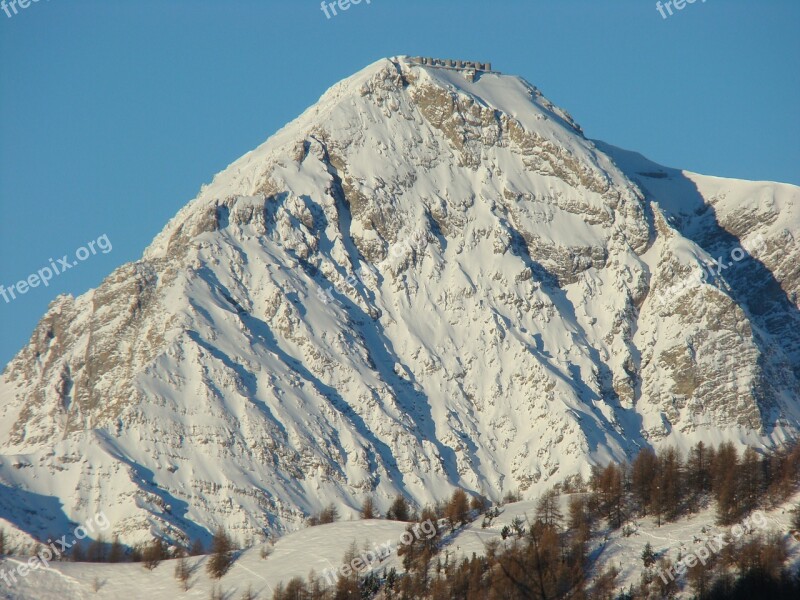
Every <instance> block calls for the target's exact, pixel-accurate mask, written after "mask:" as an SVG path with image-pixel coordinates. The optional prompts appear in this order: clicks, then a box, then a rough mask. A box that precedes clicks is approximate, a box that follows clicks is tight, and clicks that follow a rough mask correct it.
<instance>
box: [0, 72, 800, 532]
mask: <svg viewBox="0 0 800 600" xmlns="http://www.w3.org/2000/svg"><path fill="white" fill-rule="evenodd" d="M798 236H800V189H799V188H797V187H794V186H790V185H782V184H776V183H765V182H761V183H753V182H744V181H737V180H730V179H718V178H712V177H705V176H700V175H695V174H692V173H688V172H682V171H678V170H674V169H667V168H664V167H661V166H659V165H655V164H653V163H650V162H649V161H647V160H646V159H644V158H642V157H641V156H638V155H635V154H633V153H629V152H625V151H622V150H619V149H617V148H614V147H611V146H608V145H605V144H602V143H600V142H593V141H591V140H588V139H586V138H585V137H584V135H583V134H582V132H581V130H580V128H579V127H578V126H577V125H576V124H575V122H574V121H573V120H572V118H571V117H570V116H569V115H568V114H567V113H566V112H564V111H563V110H561V109H559V108H557V107H555V106H553V105H552V104H551V103H550V102H549V101H547V100H546V99H545V98H544V97H543V96H542V95H541V93H540V92H539V91H538V90H537V89H536V88H535V87H533V86H532V85H530V84H528V83H527V82H525V81H523V80H522V79H520V78H518V77H513V76H506V75H501V74H498V73H480V72H479V73H474V74H473V73H467V72H463V71H457V70H451V69H443V68H434V67H425V66H420V65H414V64H411V63H410V62H409V61H408V60H406V59H404V58H402V57H401V58H393V59H385V60H381V61H378V62H377V63H375V64H373V65H371V66H369V67H367V68H366V69H364V70H363V71H361V72H359V73H357V74H356V75H354V76H353V77H351V78H349V79H346V80H344V81H342V82H341V83H339V84H337V85H336V86H334V87H333V88H331V89H330V90H329V91H328V92H327V93H326V94H325V95H324V96H323V97H322V98H321V99H320V101H319V102H318V103H317V104H316V105H314V106H313V107H311V108H310V109H308V110H307V111H306V112H305V113H304V114H303V115H301V116H300V117H299V118H298V119H297V120H295V121H294V122H292V123H290V124H289V125H287V126H286V127H285V128H284V129H282V130H281V131H279V132H278V133H277V134H275V135H274V136H273V137H272V138H270V139H269V140H268V141H267V142H266V143H265V144H263V145H262V146H260V147H259V148H257V149H256V150H254V151H252V152H250V153H248V154H246V155H245V156H243V157H242V158H241V159H239V160H238V161H236V162H235V163H234V164H232V165H231V166H230V167H228V168H227V169H226V170H225V171H223V172H222V173H220V174H218V175H217V176H216V177H215V178H214V180H213V182H212V183H211V184H209V185H208V186H205V187H204V188H203V189H202V190H201V192H200V194H199V196H198V197H197V198H196V199H195V200H193V201H192V202H190V203H189V204H188V205H187V206H186V207H185V208H183V209H182V210H181V211H180V212H179V213H178V214H177V215H176V216H175V218H174V219H172V220H171V221H170V222H169V223H168V224H167V226H166V227H165V229H164V230H163V231H162V232H161V234H159V235H158V236H157V238H156V239H155V240H154V242H153V243H152V245H151V246H150V247H149V248H148V249H147V250H146V251H145V253H144V256H143V258H142V259H141V260H139V261H137V262H135V263H131V264H128V265H124V266H122V267H120V268H119V269H117V270H116V271H115V272H114V273H112V274H111V275H110V276H109V277H108V278H107V279H106V280H105V281H104V282H103V283H102V284H101V285H100V286H99V287H98V288H97V289H96V290H92V291H90V292H88V293H86V294H84V295H82V296H80V297H78V298H73V297H67V296H64V297H60V298H58V299H57V300H56V301H54V302H53V304H52V305H51V307H50V309H49V310H48V312H47V314H46V315H45V316H44V317H43V319H42V321H41V322H40V324H39V326H38V327H37V328H36V331H35V332H34V334H33V337H32V339H31V341H30V343H29V344H28V345H27V346H26V347H25V348H23V349H22V350H21V351H20V353H19V354H18V355H17V356H16V357H15V358H14V360H12V362H11V363H10V364H9V365H8V366H7V367H6V369H5V371H4V372H3V375H2V378H1V379H0V517H2V518H3V519H5V520H6V521H7V522H8V523H10V524H11V525H12V527H13V528H14V529H15V530H16V531H17V532H18V534H19V535H23V534H27V535H32V536H39V537H41V536H47V535H48V534H51V533H52V532H54V531H55V532H60V531H66V530H68V529H69V528H70V523H71V522H82V521H84V520H86V519H87V518H89V517H91V516H92V515H94V514H95V513H97V512H98V511H100V510H102V511H103V512H104V513H105V514H106V515H107V516H108V518H109V519H110V520H111V521H112V523H113V530H114V532H116V533H118V534H120V536H121V538H122V539H123V540H124V541H126V542H129V543H134V542H140V541H145V540H147V539H149V537H150V536H151V535H152V534H160V535H164V536H166V537H167V538H169V539H171V540H173V541H182V542H188V541H189V540H191V539H202V540H204V541H208V539H209V537H210V536H209V531H211V530H213V528H214V527H215V526H217V525H224V526H225V527H226V528H227V529H228V530H230V531H231V532H232V533H233V534H234V535H236V536H237V537H239V538H240V539H241V540H244V539H246V538H247V537H254V538H255V539H260V538H261V536H264V535H268V534H269V535H273V534H276V533H282V532H285V531H288V530H293V529H297V528H298V527H299V526H300V525H301V523H302V521H303V520H304V518H305V517H306V516H308V515H309V514H311V513H314V512H317V511H319V510H320V509H321V508H322V507H324V506H325V505H327V504H328V503H330V502H335V503H336V504H337V505H338V506H339V510H340V512H342V513H343V515H344V516H345V517H348V516H351V515H353V514H354V512H355V511H356V510H357V508H358V507H359V506H360V505H361V503H362V502H363V501H364V499H366V498H367V497H373V498H374V499H375V501H376V503H377V505H378V507H379V509H381V510H385V509H386V508H388V505H389V502H390V499H391V498H392V497H393V496H394V495H395V494H397V493H403V494H405V495H406V496H407V497H409V498H411V499H412V500H413V501H415V502H416V503H418V504H420V505H422V504H424V503H426V502H430V501H433V500H436V499H440V498H444V497H446V496H449V495H450V493H451V491H452V489H453V488H455V487H462V488H465V489H467V490H469V491H470V492H472V493H477V494H484V495H485V496H488V497H491V498H494V499H497V498H499V497H501V496H502V495H503V494H504V493H505V492H507V491H509V490H516V489H520V490H522V492H523V495H524V496H526V497H532V496H533V495H535V494H536V493H537V490H541V489H543V487H545V486H550V485H552V484H553V483H554V482H555V481H558V480H560V479H563V478H564V477H566V476H568V475H570V474H573V473H576V472H583V473H584V474H587V473H588V470H589V467H590V465H591V464H592V463H596V462H605V461H608V460H609V459H624V458H626V457H628V456H631V455H632V454H633V453H635V451H636V449H637V448H638V447H640V446H642V445H648V444H663V443H672V444H676V445H678V446H681V447H686V446H687V445H688V444H689V443H692V442H694V441H696V440H698V439H703V440H705V441H707V442H708V441H711V442H716V441H720V440H723V439H732V440H735V441H736V442H737V443H745V442H746V443H749V444H754V445H773V444H776V443H778V442H780V441H783V440H786V439H788V438H793V437H795V436H796V434H797V430H798V424H800V407H799V406H798V402H797V398H798V397H800V395H799V394H798V392H799V391H800V316H799V315H798V293H799V292H800V266H798V265H800V256H799V255H798V253H799V252H800V251H799V250H798V244H797V240H798ZM742 248H744V249H748V251H749V253H748V252H745V251H744V250H742ZM718 257H723V259H724V260H725V261H728V262H730V266H727V267H726V268H725V269H719V268H715V269H714V271H715V273H714V276H713V277H707V279H709V281H708V282H706V283H702V284H698V285H694V284H693V283H692V282H693V281H694V278H695V277H696V276H697V274H699V273H701V272H702V271H703V268H704V267H703V265H704V263H706V262H709V261H711V260H712V259H716V258H718ZM718 270H719V271H720V272H719V273H718V274H717V271H718Z"/></svg>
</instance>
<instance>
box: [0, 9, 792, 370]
mask: <svg viewBox="0 0 800 600" xmlns="http://www.w3.org/2000/svg"><path fill="white" fill-rule="evenodd" d="M798 31H800V2H798V1H797V0H769V1H768V2H764V1H759V2H756V1H755V0H708V1H707V2H705V3H703V2H702V0H697V2H696V3H694V4H691V5H687V6H686V7H685V8H684V9H683V10H682V11H680V12H677V13H676V14H675V15H674V16H672V17H669V18H668V19H666V20H665V19H663V18H662V17H661V16H660V15H659V13H658V12H657V10H656V6H655V2H654V1H650V0H584V1H578V0H574V1H570V0H519V1H511V0H509V1H502V0H492V1H491V2H489V1H488V0H487V1H485V2H478V1H476V0H460V1H451V0H425V1H423V0H372V2H371V4H369V5H368V4H366V0H364V1H363V2H362V3H361V4H359V5H357V6H352V7H351V8H350V9H349V10H348V11H347V12H344V13H340V14H339V15H338V16H336V17H334V18H332V19H326V18H325V15H324V14H323V12H322V11H321V9H320V3H319V1H318V0H247V1H243V0H216V1H212V0H138V1H133V0H125V1H122V0H40V1H39V2H37V3H32V4H30V6H28V7H27V8H25V9H22V10H20V11H19V14H17V15H16V16H13V17H12V18H8V17H6V15H5V13H3V12H0V206H1V207H2V217H1V218H0V284H3V285H5V286H9V285H11V284H14V283H15V282H17V281H19V280H21V279H23V278H27V277H28V275H29V274H31V273H35V272H36V271H37V270H38V269H40V268H42V267H43V266H46V265H47V264H48V260H49V259H50V258H58V257H61V256H62V255H64V254H73V253H74V251H75V249H77V248H78V247H80V246H82V245H84V244H85V243H86V242H88V241H89V240H94V239H96V238H97V237H98V236H101V235H102V234H106V235H107V236H108V238H109V239H110V240H111V242H112V244H113V251H111V252H110V253H108V254H102V253H98V254H97V255H96V256H92V257H90V258H89V259H88V260H86V261H85V262H83V263H80V264H79V266H78V267H76V268H73V269H71V270H69V271H67V272H65V273H64V274H63V275H61V276H59V277H56V278H54V279H53V281H52V282H51V285H50V286H49V287H47V288H44V287H42V286H41V285H40V286H39V287H37V288H35V289H31V290H30V291H28V292H27V294H26V295H24V296H19V297H18V298H17V299H16V300H14V301H12V302H10V303H6V302H5V301H4V300H3V299H2V298H0V366H2V365H4V364H5V363H6V362H7V361H8V360H9V359H10V358H11V357H12V356H13V354H14V353H16V352H17V351H18V350H19V349H20V348H21V346H22V345H23V344H24V343H25V342H26V341H27V340H28V338H29V336H30V334H31V332H32V330H33V328H34V326H35V325H36V323H37V322H38V320H39V318H40V317H41V316H42V314H43V313H44V311H45V310H46V308H47V305H48V304H49V303H50V302H51V301H52V300H53V298H55V297H56V295H57V294H59V293H72V294H75V295H77V294H80V293H82V292H84V291H86V290H87V289H89V288H90V287H93V286H96V285H97V284H98V283H99V282H100V281H101V280H102V279H103V277H104V276H106V275H107V274H109V273H110V272H111V271H112V270H113V269H114V268H116V267H117V266H119V265H121V264H123V263H125V262H128V261H131V260H135V259H137V258H139V257H140V256H141V253H142V250H143V249H144V248H145V246H146V245H147V244H148V243H149V242H150V240H151V239H152V238H153V236H154V235H155V234H156V233H157V232H158V231H160V230H161V228H162V227H163V226H164V224H165V223H166V222H167V221H168V219H169V218H170V217H172V216H173V215H174V214H175V213H176V212H177V211H178V209H179V208H180V207H181V206H183V205H184V204H185V203H186V202H188V201H189V200H190V199H191V198H193V197H194V196H195V195H196V193H197V191H198V189H199V187H200V185H201V184H202V183H204V182H207V181H209V180H210V178H211V176H212V175H213V174H214V173H216V172H217V171H219V170H221V169H223V168H224V167H225V166H226V165H228V164H229V163H230V162H232V161H233V160H235V159H236V158H237V157H239V156H240V155H242V154H244V153H245V152H247V151H248V150H250V149H252V148H254V147H255V146H256V145H258V144H259V143H261V142H262V141H264V140H265V139H266V138H267V137H268V136H269V135H271V134H272V133H273V132H274V131H276V130H277V129H278V128H280V127H281V126H282V125H283V124H285V123H286V122H287V121H289V120H291V119H292V118H294V117H295V116H297V115H298V114H299V113H300V112H301V111H302V110H303V109H304V108H306V107H307V106H309V105H310V104H312V103H314V102H315V101H316V100H317V99H318V98H319V96H320V95H321V94H322V93H323V92H324V91H325V89H327V88H328V87H329V86H330V85H332V84H333V83H335V82H336V81H338V80H340V79H342V78H343V77H346V76H347V75H350V74H351V73H353V72H355V71H357V70H359V69H361V68H362V67H364V66H366V65H367V64H369V63H371V62H373V61H375V60H377V59H378V58H380V57H383V56H390V55H395V54H412V55H416V54H421V55H431V56H440V57H447V58H464V59H470V60H481V61H492V62H493V64H494V66H495V68H497V69H499V70H501V71H504V72H506V73H514V74H519V75H522V76H523V77H525V78H526V79H528V80H529V81H531V82H532V83H533V84H535V85H537V86H538V87H539V88H540V89H541V90H542V91H543V92H544V94H545V95H546V96H548V97H549V98H550V99H551V100H553V101H554V102H555V103H556V104H558V105H560V106H562V107H564V108H566V109H567V110H568V111H569V112H570V113H571V114H572V115H573V116H574V117H575V119H576V120H577V121H578V122H579V123H580V124H581V125H582V126H583V128H584V130H585V132H586V134H587V136H589V137H592V138H596V139H602V140H605V141H607V142H609V143H612V144H615V145H618V146H622V147H625V148H629V149H635V150H637V151H639V152H641V153H643V154H645V155H646V156H648V157H649V158H651V159H653V160H656V161H658V162H661V163H664V164H667V165H670V166H676V167H682V168H686V169H690V170H694V171H699V172H701V173H708V174H714V175H722V176H730V177H740V178H745V179H766V180H775V181H787V182H792V183H795V184H800V168H798V167H799V166H800V141H799V140H800V117H799V116H798V106H800V77H799V76H798V71H799V69H800V68H799V67H798V65H799V64H800V35H798Z"/></svg>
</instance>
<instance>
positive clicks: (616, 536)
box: [0, 495, 800, 600]
mask: <svg viewBox="0 0 800 600" xmlns="http://www.w3.org/2000/svg"><path fill="white" fill-rule="evenodd" d="M561 500H562V504H563V508H564V510H565V511H566V502H567V500H568V496H566V495H565V496H562V497H561ZM535 506H536V502H535V501H524V502H515V503H512V504H507V505H505V506H503V507H501V508H500V511H501V513H500V516H499V517H498V518H496V519H494V520H493V521H492V523H491V525H490V526H488V527H486V528H483V527H481V525H480V523H481V520H480V519H478V521H477V522H474V523H471V524H469V525H467V526H466V527H464V528H462V529H459V530H457V531H456V532H454V533H445V534H444V540H443V542H442V550H441V557H442V560H444V557H445V556H446V557H448V560H450V561H452V560H460V559H462V558H470V557H471V556H472V555H473V553H474V554H475V555H477V556H483V555H485V552H486V546H487V544H489V543H490V542H491V541H493V540H494V541H496V542H501V539H502V538H501V530H502V529H503V527H504V526H507V525H510V524H511V523H512V521H513V520H514V519H515V518H519V519H522V520H523V521H525V520H526V519H530V518H532V517H533V515H534V513H535ZM790 506H792V504H791V503H789V502H787V503H786V504H785V505H784V506H781V507H778V508H776V509H774V510H770V511H765V512H760V513H759V515H758V517H759V518H758V526H757V527H756V526H753V527H751V528H749V529H748V531H747V532H746V533H743V534H742V537H741V538H738V539H739V540H740V541H747V540H749V539H752V537H753V536H757V535H759V534H762V533H766V532H768V531H775V532H778V533H780V534H782V535H783V538H784V539H785V540H786V543H787V547H788V551H789V559H788V565H789V566H793V568H795V567H796V565H797V564H798V562H800V541H798V540H796V539H795V538H793V537H792V536H791V535H789V534H788V533H787V532H788V530H789V523H790V522H791V514H790V512H789V511H788V508H789V507H790ZM762 523H763V526H761V525H762ZM407 525H408V524H407V523H401V522H398V521H380V520H368V521H358V520H356V521H349V522H339V523H333V524H330V525H320V526H318V527H312V528H309V529H303V530H301V531H297V532H293V533H290V534H287V535H286V536H284V537H283V538H281V539H280V540H278V542H277V543H276V544H275V545H274V546H270V547H269V553H266V552H262V547H261V546H258V547H254V548H250V549H249V550H246V551H244V552H243V553H241V554H240V555H239V557H238V558H237V560H236V562H234V564H233V567H232V568H231V569H230V571H228V573H227V574H225V575H224V576H223V578H222V579H221V580H219V581H217V580H213V579H211V578H210V577H209V576H208V573H207V572H206V561H207V560H208V557H206V556H198V557H191V558H189V559H187V560H188V564H189V567H190V570H191V576H190V578H189V582H188V583H189V589H188V590H185V591H184V589H183V584H182V583H181V582H179V581H178V580H177V579H176V577H175V566H176V563H177V561H176V560H166V561H163V562H161V563H160V564H159V565H158V566H157V567H156V568H155V569H153V570H147V569H145V568H144V567H143V566H142V564H141V563H137V564H131V563H121V564H119V563H118V564H107V563H71V562H52V563H49V565H48V566H47V567H46V568H42V567H40V568H39V569H38V570H36V571H32V572H31V573H30V574H29V575H28V576H27V577H19V578H18V579H17V581H16V583H15V584H14V586H13V587H10V588H9V587H5V588H4V587H2V583H0V590H3V592H4V593H6V594H7V596H4V597H5V598H8V600H62V599H64V598H69V599H70V600H82V599H84V598H86V599H89V598H92V599H94V598H96V599H98V600H102V599H110V600H116V599H118V598H120V597H125V596H127V595H129V593H130V591H131V590H136V594H137V595H136V597H137V598H148V600H173V599H174V598H175V597H176V595H178V596H179V597H181V598H202V599H204V600H205V599H207V598H209V597H211V591H212V590H213V589H214V588H216V589H218V590H219V591H220V592H222V593H223V594H224V595H225V597H227V598H231V599H238V598H240V597H241V596H242V595H243V593H244V592H245V591H246V590H248V589H250V590H252V592H253V593H254V594H255V595H256V597H257V598H261V599H263V600H268V599H270V598H272V595H273V593H274V591H275V589H276V588H277V587H278V585H279V584H281V583H283V584H284V585H286V583H288V581H289V580H290V579H292V578H293V577H299V578H301V579H303V580H306V578H307V577H308V575H309V574H310V573H312V572H313V574H314V576H315V577H316V578H320V579H321V580H322V582H324V583H326V584H328V585H333V584H332V582H334V581H335V580H336V577H337V573H339V572H340V569H341V568H342V566H343V559H344V557H345V555H346V552H347V549H348V548H349V547H351V544H353V543H355V545H356V548H357V551H358V552H357V555H358V556H360V557H363V559H362V560H363V561H364V562H363V563H361V564H365V563H366V562H367V561H371V562H370V563H369V569H367V570H364V571H362V573H363V574H366V573H368V572H374V573H376V574H379V575H380V574H382V573H383V572H384V571H386V572H388V571H389V570H390V569H392V568H394V569H396V571H397V572H398V573H403V564H402V558H401V557H398V555H397V549H398V548H399V547H401V546H402V544H403V539H404V538H403V535H404V534H405V530H406V526H407ZM628 526H629V527H630V529H631V531H632V533H630V534H629V535H625V534H623V530H622V529H620V530H616V531H607V532H603V531H601V532H599V533H598V534H597V535H595V536H594V538H593V540H592V542H591V543H590V548H591V560H592V569H591V573H590V574H589V577H590V578H591V577H594V576H596V575H598V574H600V573H601V572H603V571H605V570H606V569H608V568H609V567H615V568H617V569H618V570H619V572H620V573H619V576H618V579H617V582H616V586H615V587H616V589H617V590H618V591H623V590H626V589H628V588H629V587H630V586H631V585H633V586H634V588H636V587H637V586H638V584H639V582H640V576H641V573H642V571H643V565H642V560H641V558H640V556H641V554H642V550H643V549H644V547H645V544H647V543H650V545H651V547H652V549H653V552H654V553H655V554H656V555H658V556H659V557H665V558H669V559H671V560H672V561H673V562H675V561H676V560H677V558H678V556H684V557H685V556H687V554H689V553H692V552H696V551H697V549H698V548H699V546H700V545H702V544H705V543H708V542H710V541H712V540H714V539H716V536H718V535H719V534H724V535H727V536H728V539H731V535H730V529H731V528H729V527H719V526H717V525H715V524H714V509H713V508H709V509H706V510H703V511H701V512H699V513H696V514H692V515H690V516H688V517H686V518H681V519H680V520H679V521H677V522H675V523H667V524H663V525H662V526H660V527H657V526H656V524H655V522H654V520H653V519H650V518H646V519H641V520H638V521H635V522H632V523H629V524H628ZM421 535H424V534H421ZM505 543H506V544H507V545H508V544H511V543H513V540H512V539H509V540H508V541H507V542H505ZM376 547H377V548H378V551H375V550H374V549H375V548H376ZM369 551H372V552H374V553H375V554H378V553H380V558H373V556H374V555H373V554H369ZM26 561H27V558H22V557H9V558H6V559H0V571H3V572H9V571H11V570H13V569H15V568H17V567H18V565H20V564H22V563H24V562H26ZM677 579H678V582H679V585H680V587H681V589H682V592H681V593H679V595H678V597H679V598H691V597H692V590H691V588H690V587H689V586H688V585H687V584H686V581H685V578H681V577H678V578H677Z"/></svg>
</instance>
